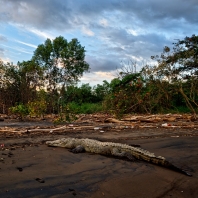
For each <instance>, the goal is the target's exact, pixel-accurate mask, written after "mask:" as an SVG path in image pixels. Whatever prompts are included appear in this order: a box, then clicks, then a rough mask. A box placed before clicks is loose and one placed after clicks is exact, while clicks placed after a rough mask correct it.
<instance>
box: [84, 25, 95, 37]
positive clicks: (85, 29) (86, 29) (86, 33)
mask: <svg viewBox="0 0 198 198" xmlns="http://www.w3.org/2000/svg"><path fill="white" fill-rule="evenodd" d="M82 33H83V34H85V35H87V36H94V32H93V31H91V30H90V29H88V28H87V27H85V26H83V27H82Z"/></svg>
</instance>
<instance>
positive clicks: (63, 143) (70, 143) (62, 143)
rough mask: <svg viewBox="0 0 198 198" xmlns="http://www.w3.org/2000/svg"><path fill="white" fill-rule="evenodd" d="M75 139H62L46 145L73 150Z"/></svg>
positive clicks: (48, 142)
mask: <svg viewBox="0 0 198 198" xmlns="http://www.w3.org/2000/svg"><path fill="white" fill-rule="evenodd" d="M74 143H75V139H74V138H62V139H59V140H54V141H47V142H46V144H47V145H48V146H54V147H65V148H73V147H74V146H75V145H74Z"/></svg>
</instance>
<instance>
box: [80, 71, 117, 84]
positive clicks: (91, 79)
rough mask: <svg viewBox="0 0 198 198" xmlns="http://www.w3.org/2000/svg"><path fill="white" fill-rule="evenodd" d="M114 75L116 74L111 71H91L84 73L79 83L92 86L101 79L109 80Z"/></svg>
mask: <svg viewBox="0 0 198 198" xmlns="http://www.w3.org/2000/svg"><path fill="white" fill-rule="evenodd" d="M115 77H116V75H115V73H113V72H91V73H85V74H84V75H83V77H82V78H81V79H80V80H81V83H89V84H90V85H91V86H94V85H97V84H101V82H102V81H103V80H107V81H108V82H110V81H111V80H112V79H114V78H115Z"/></svg>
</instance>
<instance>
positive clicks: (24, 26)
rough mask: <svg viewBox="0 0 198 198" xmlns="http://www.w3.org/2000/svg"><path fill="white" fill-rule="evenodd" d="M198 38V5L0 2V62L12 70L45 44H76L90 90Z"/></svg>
mask: <svg viewBox="0 0 198 198" xmlns="http://www.w3.org/2000/svg"><path fill="white" fill-rule="evenodd" d="M197 32H198V0H0V59H2V60H3V61H9V62H13V63H14V64H16V63H17V61H23V60H30V59H31V57H32V55H33V52H34V50H35V49H36V47H37V46H38V45H39V44H42V43H44V41H45V40H46V39H47V38H50V39H53V38H55V37H57V36H60V35H61V36H63V37H65V38H66V39H67V40H68V41H70V40H71V39H72V38H77V39H78V40H79V41H80V43H81V45H82V46H85V50H86V61H87V62H88V63H89V65H90V68H91V69H90V73H89V74H86V75H84V77H83V78H82V79H81V80H82V82H83V83H90V84H91V85H95V84H97V83H100V84H101V83H102V81H103V80H108V81H109V80H111V79H112V78H114V77H115V71H116V68H119V67H120V66H121V62H123V63H126V64H127V63H128V62H130V61H134V62H137V64H138V65H139V68H140V67H141V66H142V65H144V64H145V63H149V61H150V56H152V55H157V54H160V53H161V52H162V49H163V47H164V46H166V45H168V46H170V47H171V46H172V43H173V42H175V39H183V38H184V37H185V36H191V35H192V34H195V35H197Z"/></svg>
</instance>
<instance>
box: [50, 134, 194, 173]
mask: <svg viewBox="0 0 198 198" xmlns="http://www.w3.org/2000/svg"><path fill="white" fill-rule="evenodd" d="M46 144H47V145H48V146H52V147H64V148H68V149H71V151H72V152H73V153H80V152H90V153H95V154H101V155H107V156H108V155H109V156H114V157H121V158H127V159H129V160H134V159H137V160H143V161H146V162H149V163H152V164H155V165H159V166H162V167H165V168H168V169H171V170H174V171H177V172H180V173H183V174H185V175H187V176H192V175H191V174H190V173H188V172H186V171H185V170H183V169H181V168H179V167H177V166H175V165H173V164H172V163H170V162H169V161H168V160H166V158H165V157H162V156H155V154H154V153H151V152H149V151H147V150H144V149H142V148H137V147H134V146H130V145H127V144H121V143H113V142H101V141H98V140H94V139H88V138H85V139H78V138H61V139H58V140H54V141H47V142H46Z"/></svg>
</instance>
